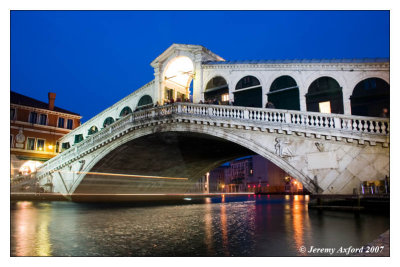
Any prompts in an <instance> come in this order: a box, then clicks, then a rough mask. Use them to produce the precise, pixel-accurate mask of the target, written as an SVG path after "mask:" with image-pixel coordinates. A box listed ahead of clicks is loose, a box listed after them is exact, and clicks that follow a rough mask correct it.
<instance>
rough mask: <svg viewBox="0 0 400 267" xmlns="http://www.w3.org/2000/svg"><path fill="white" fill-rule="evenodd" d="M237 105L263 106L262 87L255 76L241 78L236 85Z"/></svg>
mask: <svg viewBox="0 0 400 267" xmlns="http://www.w3.org/2000/svg"><path fill="white" fill-rule="evenodd" d="M234 94H235V102H234V104H235V106H246V107H262V88H261V84H260V81H259V80H258V79H257V78H256V77H254V76H246V77H243V78H242V79H240V81H239V82H238V83H237V84H236V87H235V92H234Z"/></svg>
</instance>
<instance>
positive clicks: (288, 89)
mask: <svg viewBox="0 0 400 267" xmlns="http://www.w3.org/2000/svg"><path fill="white" fill-rule="evenodd" d="M268 102H271V103H272V104H273V105H274V107H275V108H277V109H289V110H300V93H299V87H298V86H297V83H296V81H295V80H294V79H293V78H292V77H290V76H287V75H285V76H281V77H279V78H276V79H275V80H274V81H273V83H272V85H271V88H270V90H269V93H268Z"/></svg>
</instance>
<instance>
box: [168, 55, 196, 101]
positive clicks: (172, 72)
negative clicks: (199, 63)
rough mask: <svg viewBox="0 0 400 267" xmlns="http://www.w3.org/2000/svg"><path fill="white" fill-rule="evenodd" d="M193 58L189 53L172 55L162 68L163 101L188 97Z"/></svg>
mask: <svg viewBox="0 0 400 267" xmlns="http://www.w3.org/2000/svg"><path fill="white" fill-rule="evenodd" d="M193 62H194V60H193V58H192V57H191V56H189V55H184V54H180V55H176V54H174V55H172V56H171V57H170V58H168V60H167V61H165V63H164V65H163V68H162V71H161V73H162V76H161V79H162V90H163V101H171V100H172V99H174V100H176V99H177V98H180V99H187V98H190V84H191V82H192V80H193V77H194V72H195V70H194V68H195V66H194V63H193Z"/></svg>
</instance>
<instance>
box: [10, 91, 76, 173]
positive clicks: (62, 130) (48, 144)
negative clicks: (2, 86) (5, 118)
mask: <svg viewBox="0 0 400 267" xmlns="http://www.w3.org/2000/svg"><path fill="white" fill-rule="evenodd" d="M10 94H11V99H10V100H11V101H10V102H11V104H10V150H11V177H14V176H16V175H19V174H29V173H31V172H33V171H34V169H35V167H36V166H37V165H38V164H40V163H42V162H44V161H46V160H48V159H50V158H52V157H54V156H56V155H57V154H58V153H60V152H61V151H62V147H61V144H60V143H59V142H58V139H60V138H61V137H63V136H64V135H65V134H68V133H69V132H70V131H72V130H73V129H75V128H77V127H79V126H80V119H81V116H80V115H79V114H77V113H74V112H70V111H68V110H65V109H62V108H59V107H56V106H55V105H54V103H55V98H56V94H55V93H49V94H48V99H49V102H48V103H44V102H42V101H39V100H36V99H33V98H31V97H28V96H25V95H21V94H18V93H16V92H12V91H11V93H10Z"/></svg>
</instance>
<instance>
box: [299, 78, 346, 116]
mask: <svg viewBox="0 0 400 267" xmlns="http://www.w3.org/2000/svg"><path fill="white" fill-rule="evenodd" d="M306 103H307V111H314V112H322V113H337V114H343V93H342V88H341V87H340V85H339V83H338V82H337V81H336V80H335V79H333V78H331V77H321V78H318V79H316V80H315V81H313V82H312V83H311V85H310V87H309V88H308V93H307V94H306Z"/></svg>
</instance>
